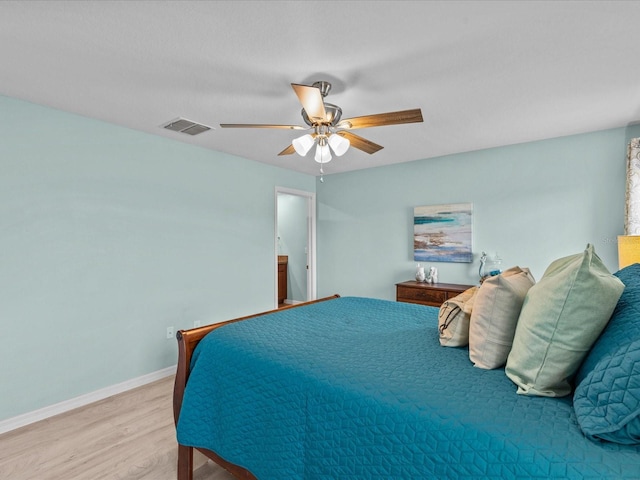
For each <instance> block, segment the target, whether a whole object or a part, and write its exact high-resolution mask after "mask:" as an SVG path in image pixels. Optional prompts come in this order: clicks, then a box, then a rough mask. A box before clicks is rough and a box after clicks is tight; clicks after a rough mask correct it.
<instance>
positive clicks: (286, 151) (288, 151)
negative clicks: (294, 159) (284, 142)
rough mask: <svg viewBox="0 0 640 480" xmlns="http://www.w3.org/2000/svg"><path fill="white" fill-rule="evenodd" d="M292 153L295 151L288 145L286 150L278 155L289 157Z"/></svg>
mask: <svg viewBox="0 0 640 480" xmlns="http://www.w3.org/2000/svg"><path fill="white" fill-rule="evenodd" d="M292 153H296V149H295V148H293V145H289V146H288V147H287V148H285V149H284V150H282V151H281V152H280V153H279V154H278V155H291V154H292Z"/></svg>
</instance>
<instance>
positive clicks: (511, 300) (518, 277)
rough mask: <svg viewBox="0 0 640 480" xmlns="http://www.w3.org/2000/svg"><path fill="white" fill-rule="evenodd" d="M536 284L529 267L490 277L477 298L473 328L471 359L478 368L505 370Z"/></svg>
mask: <svg viewBox="0 0 640 480" xmlns="http://www.w3.org/2000/svg"><path fill="white" fill-rule="evenodd" d="M535 283H536V281H535V279H534V278H533V276H532V275H531V272H530V271H529V269H528V268H520V267H513V268H510V269H509V270H505V271H504V272H502V273H501V274H500V275H496V276H493V277H489V278H487V279H486V280H485V281H484V282H483V283H482V285H481V286H480V289H479V290H478V293H477V295H476V299H475V302H474V304H473V311H472V312H471V323H470V326H469V358H470V359H471V361H472V362H473V364H474V365H475V366H476V367H479V368H486V369H492V368H498V367H502V366H503V365H504V364H505V363H506V361H507V357H508V356H509V352H510V351H511V344H512V343H513V335H514V334H515V331H516V324H517V323H518V317H519V316H520V310H522V304H523V302H524V299H525V296H526V295H527V292H528V291H529V289H530V288H531V287H532V286H533V285H534V284H535Z"/></svg>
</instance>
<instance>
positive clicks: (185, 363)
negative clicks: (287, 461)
mask: <svg viewBox="0 0 640 480" xmlns="http://www.w3.org/2000/svg"><path fill="white" fill-rule="evenodd" d="M339 296H340V295H332V296H330V297H324V298H320V299H318V300H312V301H309V302H304V303H298V304H294V305H288V306H286V307H281V308H279V309H276V310H269V311H267V312H262V313H256V314H254V315H248V316H246V317H240V318H234V319H232V320H227V321H225V322H220V323H214V324H212V325H206V326H204V327H198V328H193V329H190V330H179V331H178V332H177V333H176V338H177V340H178V368H177V371H176V377H175V383H174V387H173V419H174V422H175V424H176V427H177V425H178V417H179V416H180V409H181V407H182V397H183V396H184V390H185V387H186V386H187V381H188V380H189V371H190V365H191V356H192V354H193V351H194V349H195V348H196V345H198V342H200V340H202V338H203V337H204V336H205V335H206V334H207V333H209V332H211V331H212V330H215V329H216V328H219V327H222V326H224V325H228V324H230V323H234V322H239V321H241V320H246V319H248V318H254V317H258V316H260V315H266V314H268V313H274V312H278V311H281V310H285V309H290V308H296V307H301V306H304V305H310V304H313V303H318V302H324V301H327V300H333V299H335V298H338V297H339ZM193 448H194V447H187V446H184V445H180V444H178V480H193ZM197 450H198V451H199V452H201V453H202V454H204V455H205V456H206V457H208V458H210V459H211V460H213V461H214V462H216V463H217V464H218V465H220V466H221V467H223V468H225V469H226V470H227V471H229V472H230V473H231V474H232V475H234V476H235V477H236V478H238V479H240V480H257V479H256V477H255V476H254V475H253V474H252V473H251V472H250V471H249V470H247V469H245V468H243V467H240V466H238V465H235V464H233V463H231V462H228V461H226V460H225V459H224V458H222V457H220V456H219V455H218V454H216V453H215V452H212V451H211V450H207V449H203V448H198V449H197Z"/></svg>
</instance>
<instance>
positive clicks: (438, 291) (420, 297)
mask: <svg viewBox="0 0 640 480" xmlns="http://www.w3.org/2000/svg"><path fill="white" fill-rule="evenodd" d="M471 287H472V285H458V284H451V283H424V282H415V281H413V280H411V281H408V282H402V283H396V301H398V302H407V303H419V304H421V305H428V306H431V307H439V306H440V305H442V304H443V303H444V302H445V301H447V300H448V299H450V298H453V297H455V296H456V295H459V294H461V293H462V292H464V291H465V290H467V289H469V288H471Z"/></svg>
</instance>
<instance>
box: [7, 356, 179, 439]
mask: <svg viewBox="0 0 640 480" xmlns="http://www.w3.org/2000/svg"><path fill="white" fill-rule="evenodd" d="M175 373H176V365H174V366H172V367H167V368H163V369H162V370H157V371H155V372H151V373H148V374H146V375H142V376H141V377H136V378H132V379H130V380H126V381H124V382H122V383H117V384H115V385H110V386H108V387H105V388H101V389H100V390H96V391H93V392H89V393H86V394H84V395H80V396H79V397H75V398H70V399H69V400H64V401H62V402H60V403H56V404H53V405H49V406H48V407H44V408H40V409H38V410H34V411H32V412H27V413H23V414H22V415H18V416H16V417H12V418H7V419H6V420H2V421H0V434H3V433H6V432H9V431H11V430H15V429H16V428H20V427H24V426H25V425H29V424H31V423H35V422H39V421H40V420H44V419H45V418H49V417H53V416H54V415H58V414H60V413H64V412H68V411H69V410H73V409H74V408H78V407H83V406H85V405H88V404H90V403H93V402H97V401H98V400H102V399H104V398H107V397H111V396H113V395H117V394H118V393H122V392H126V391H127V390H131V389H134V388H137V387H141V386H142V385H146V384H147V383H151V382H155V381H156V380H160V379H161V378H165V377H168V376H170V375H175Z"/></svg>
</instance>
